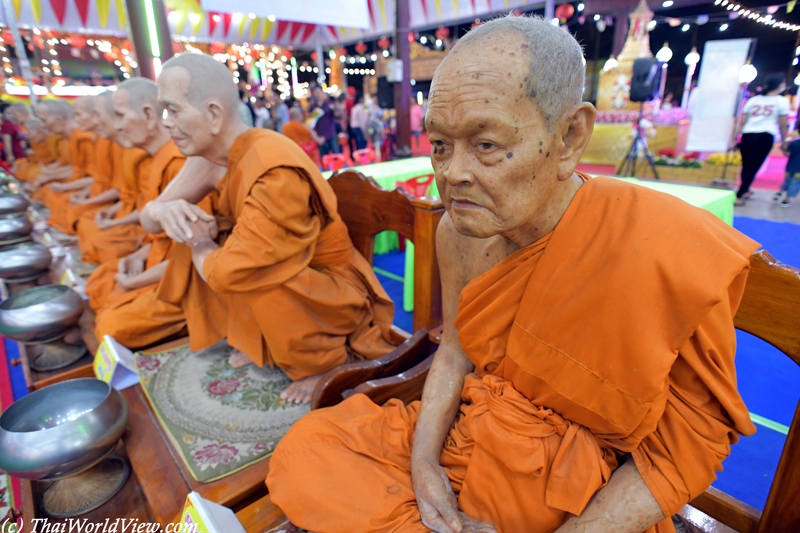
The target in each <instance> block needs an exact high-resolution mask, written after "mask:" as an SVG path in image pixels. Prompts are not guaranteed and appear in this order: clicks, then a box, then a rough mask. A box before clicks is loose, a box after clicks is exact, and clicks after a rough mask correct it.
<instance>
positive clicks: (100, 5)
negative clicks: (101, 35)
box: [97, 0, 111, 29]
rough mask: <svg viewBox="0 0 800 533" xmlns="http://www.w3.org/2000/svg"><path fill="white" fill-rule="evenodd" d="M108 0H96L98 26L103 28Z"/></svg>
mask: <svg viewBox="0 0 800 533" xmlns="http://www.w3.org/2000/svg"><path fill="white" fill-rule="evenodd" d="M110 5H111V2H110V0H97V17H98V18H99V19H100V26H102V27H103V29H105V27H106V23H108V8H109V7H110Z"/></svg>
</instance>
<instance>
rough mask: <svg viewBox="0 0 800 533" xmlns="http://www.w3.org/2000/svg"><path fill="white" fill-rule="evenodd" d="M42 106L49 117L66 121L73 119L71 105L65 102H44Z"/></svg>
mask: <svg viewBox="0 0 800 533" xmlns="http://www.w3.org/2000/svg"><path fill="white" fill-rule="evenodd" d="M42 104H43V105H44V106H45V109H47V113H48V114H50V115H53V116H56V117H59V118H63V119H66V120H69V119H71V118H72V117H73V110H72V104H70V103H69V102H67V101H66V100H45V101H44V102H42Z"/></svg>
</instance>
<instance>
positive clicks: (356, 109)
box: [350, 95, 369, 152]
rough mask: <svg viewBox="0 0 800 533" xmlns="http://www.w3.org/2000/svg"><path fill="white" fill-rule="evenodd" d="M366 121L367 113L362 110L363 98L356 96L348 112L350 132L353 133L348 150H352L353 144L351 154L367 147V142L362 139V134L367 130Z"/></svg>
mask: <svg viewBox="0 0 800 533" xmlns="http://www.w3.org/2000/svg"><path fill="white" fill-rule="evenodd" d="M368 121H369V115H367V111H366V110H365V109H364V97H363V96H361V95H358V96H356V103H355V105H353V109H352V110H351V111H350V130H351V131H352V132H353V136H352V138H351V142H350V144H351V146H350V148H351V149H353V144H355V149H354V150H353V152H355V151H356V150H363V149H364V148H366V147H367V140H366V138H365V137H364V132H365V131H366V129H367V122H368Z"/></svg>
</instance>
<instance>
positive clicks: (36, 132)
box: [28, 126, 47, 143]
mask: <svg viewBox="0 0 800 533" xmlns="http://www.w3.org/2000/svg"><path fill="white" fill-rule="evenodd" d="M28 138H29V139H30V141H31V142H34V143H43V142H45V141H46V140H47V134H46V133H45V131H44V128H43V127H42V126H39V127H37V128H33V129H28Z"/></svg>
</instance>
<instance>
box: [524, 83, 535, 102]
mask: <svg viewBox="0 0 800 533" xmlns="http://www.w3.org/2000/svg"><path fill="white" fill-rule="evenodd" d="M525 79H526V80H527V79H528V78H525ZM531 98H536V91H531Z"/></svg>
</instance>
